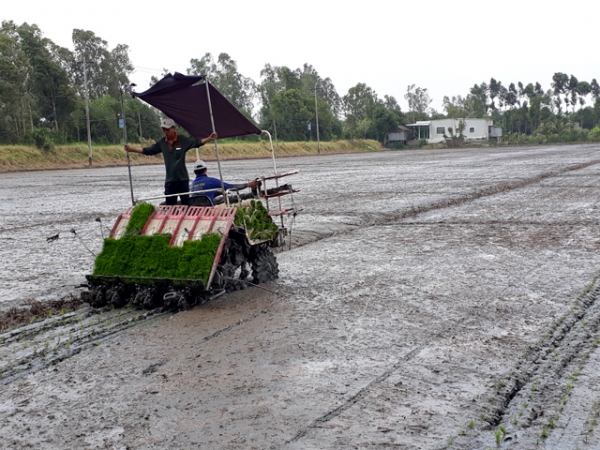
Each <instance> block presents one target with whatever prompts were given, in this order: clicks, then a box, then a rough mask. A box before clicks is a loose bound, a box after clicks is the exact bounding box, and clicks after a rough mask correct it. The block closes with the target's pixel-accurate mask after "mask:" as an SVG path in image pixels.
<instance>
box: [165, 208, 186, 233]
mask: <svg viewBox="0 0 600 450" xmlns="http://www.w3.org/2000/svg"><path fill="white" fill-rule="evenodd" d="M187 210H188V206H187V205H174V206H173V207H171V211H169V214H168V215H167V217H166V218H165V220H163V223H162V226H161V228H160V230H159V233H169V234H175V230H177V228H178V227H179V223H180V222H181V221H182V220H183V218H184V217H185V215H186V213H187Z"/></svg>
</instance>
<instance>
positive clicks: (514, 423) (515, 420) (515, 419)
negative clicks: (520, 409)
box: [513, 417, 518, 425]
mask: <svg viewBox="0 0 600 450" xmlns="http://www.w3.org/2000/svg"><path fill="white" fill-rule="evenodd" d="M517 423H518V420H517V418H516V417H515V418H514V419H513V425H516V424H517Z"/></svg>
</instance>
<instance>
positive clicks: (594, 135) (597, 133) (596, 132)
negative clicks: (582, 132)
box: [587, 125, 600, 142]
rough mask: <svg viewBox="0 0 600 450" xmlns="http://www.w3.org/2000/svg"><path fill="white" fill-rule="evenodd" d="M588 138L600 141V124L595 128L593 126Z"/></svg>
mask: <svg viewBox="0 0 600 450" xmlns="http://www.w3.org/2000/svg"><path fill="white" fill-rule="evenodd" d="M587 138H588V141H592V142H600V125H596V126H595V127H594V128H592V129H591V130H590V132H589V133H588V136H587Z"/></svg>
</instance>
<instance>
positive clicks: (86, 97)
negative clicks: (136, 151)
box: [83, 58, 92, 167]
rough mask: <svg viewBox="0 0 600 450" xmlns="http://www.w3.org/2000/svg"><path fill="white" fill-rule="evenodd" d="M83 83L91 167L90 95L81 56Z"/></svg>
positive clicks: (85, 69)
mask: <svg viewBox="0 0 600 450" xmlns="http://www.w3.org/2000/svg"><path fill="white" fill-rule="evenodd" d="M83 84H84V92H85V121H86V123H87V139H88V161H89V164H90V167H92V131H91V129H90V96H89V93H88V85H87V66H86V64H85V58H83Z"/></svg>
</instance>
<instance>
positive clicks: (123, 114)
mask: <svg viewBox="0 0 600 450" xmlns="http://www.w3.org/2000/svg"><path fill="white" fill-rule="evenodd" d="M119 92H120V93H121V118H122V119H123V145H127V120H125V102H124V101H123V89H119ZM125 153H126V154H127V171H128V172H129V190H130V192H131V205H132V206H135V199H134V198H133V181H132V179H131V160H130V159H129V152H125Z"/></svg>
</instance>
